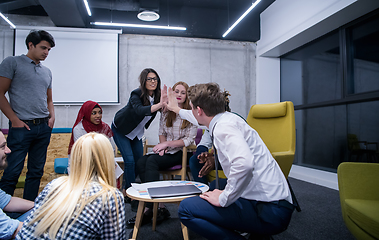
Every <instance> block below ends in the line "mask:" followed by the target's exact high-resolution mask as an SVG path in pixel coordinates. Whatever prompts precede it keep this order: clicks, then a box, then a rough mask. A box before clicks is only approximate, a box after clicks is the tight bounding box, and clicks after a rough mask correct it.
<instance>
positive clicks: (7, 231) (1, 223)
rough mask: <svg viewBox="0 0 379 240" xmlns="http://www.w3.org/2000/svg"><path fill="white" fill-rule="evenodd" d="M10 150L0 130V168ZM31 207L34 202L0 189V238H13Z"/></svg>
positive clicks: (5, 161)
mask: <svg viewBox="0 0 379 240" xmlns="http://www.w3.org/2000/svg"><path fill="white" fill-rule="evenodd" d="M10 152H11V150H10V149H9V148H8V147H7V142H6V141H5V137H4V135H3V133H2V132H1V130H0V170H4V169H5V168H6V167H7V166H8V162H7V155H8V154H9V153H10ZM33 207H34V202H32V201H29V200H25V199H22V198H18V197H12V196H10V195H9V194H6V193H5V192H4V191H3V190H1V189H0V239H11V238H15V236H16V234H17V233H18V231H20V229H21V227H22V224H23V222H24V221H25V220H26V218H27V217H28V216H29V215H30V213H31V211H32V210H31V209H32V208H33Z"/></svg>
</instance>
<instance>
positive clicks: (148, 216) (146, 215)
mask: <svg viewBox="0 0 379 240" xmlns="http://www.w3.org/2000/svg"><path fill="white" fill-rule="evenodd" d="M136 217H137V216H134V217H132V218H130V219H129V220H128V221H126V228H128V229H131V228H134V225H135V224H136ZM152 218H153V211H152V210H151V209H148V210H147V211H146V212H145V213H144V214H143V218H142V223H141V226H143V225H146V224H148V223H150V222H151V219H152Z"/></svg>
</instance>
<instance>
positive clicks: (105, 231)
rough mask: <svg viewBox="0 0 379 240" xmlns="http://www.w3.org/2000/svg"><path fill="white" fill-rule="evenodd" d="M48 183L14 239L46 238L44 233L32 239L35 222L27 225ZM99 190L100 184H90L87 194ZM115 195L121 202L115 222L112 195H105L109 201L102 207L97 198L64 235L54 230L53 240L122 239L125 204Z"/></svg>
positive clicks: (47, 190)
mask: <svg viewBox="0 0 379 240" xmlns="http://www.w3.org/2000/svg"><path fill="white" fill-rule="evenodd" d="M53 181H54V180H53ZM51 183H52V182H50V183H49V184H48V185H47V186H46V187H45V189H44V190H43V191H42V192H41V193H40V195H39V196H38V197H37V198H36V201H35V207H34V209H33V211H32V213H31V214H30V216H29V217H28V218H27V220H26V221H25V222H24V225H23V227H22V229H21V230H20V232H19V233H18V234H17V236H16V239H28V240H29V239H50V238H49V236H48V234H47V233H44V234H43V235H42V236H34V235H33V234H34V231H35V228H36V226H37V224H38V222H36V223H34V224H33V225H29V222H30V221H31V220H32V219H33V217H34V216H33V215H34V214H33V213H34V211H35V210H36V209H39V208H40V207H41V205H42V204H43V202H44V200H45V198H46V196H47V194H48V193H49V191H50V188H51ZM100 190H101V186H100V184H99V183H97V182H92V184H91V188H90V191H89V192H90V193H89V195H90V196H92V195H94V194H95V193H96V192H98V191H100ZM116 196H117V197H118V198H120V199H121V201H118V213H119V218H118V221H117V215H116V204H115V201H116V200H115V199H114V198H113V196H112V194H110V193H109V196H108V199H109V200H108V202H106V203H105V204H104V206H103V207H102V197H101V196H99V197H98V198H96V199H95V200H94V201H93V202H91V203H90V204H87V205H86V206H85V207H84V209H83V211H82V213H81V214H80V216H79V217H78V219H77V220H76V221H75V223H74V224H73V225H72V226H71V227H69V228H67V229H66V232H65V235H64V236H63V235H62V231H63V228H62V227H61V228H60V229H59V230H58V233H57V235H56V239H125V238H126V233H125V226H124V223H125V205H124V200H123V195H122V193H121V192H120V191H116ZM74 215H75V214H74ZM74 218H75V216H73V217H72V220H73V219H74ZM70 223H71V222H70ZM114 223H116V224H118V226H115V225H114ZM117 227H118V229H117Z"/></svg>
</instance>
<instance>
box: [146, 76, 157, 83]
mask: <svg viewBox="0 0 379 240" xmlns="http://www.w3.org/2000/svg"><path fill="white" fill-rule="evenodd" d="M153 80H154V82H158V78H157V77H153V78H149V77H148V78H146V81H148V82H152V81H153Z"/></svg>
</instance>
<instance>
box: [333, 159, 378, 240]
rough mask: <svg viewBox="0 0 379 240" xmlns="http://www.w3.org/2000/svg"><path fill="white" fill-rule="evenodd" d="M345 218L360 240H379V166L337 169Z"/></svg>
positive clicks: (350, 165) (351, 165)
mask: <svg viewBox="0 0 379 240" xmlns="http://www.w3.org/2000/svg"><path fill="white" fill-rule="evenodd" d="M337 175H338V187H339V193H340V201H341V209H342V217H343V220H344V221H345V224H346V226H347V228H348V229H349V231H350V232H351V233H352V234H353V235H354V236H355V237H356V238H357V239H359V240H360V239H379V164H377V163H353V162H344V163H341V164H340V165H339V166H338V170H337Z"/></svg>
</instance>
